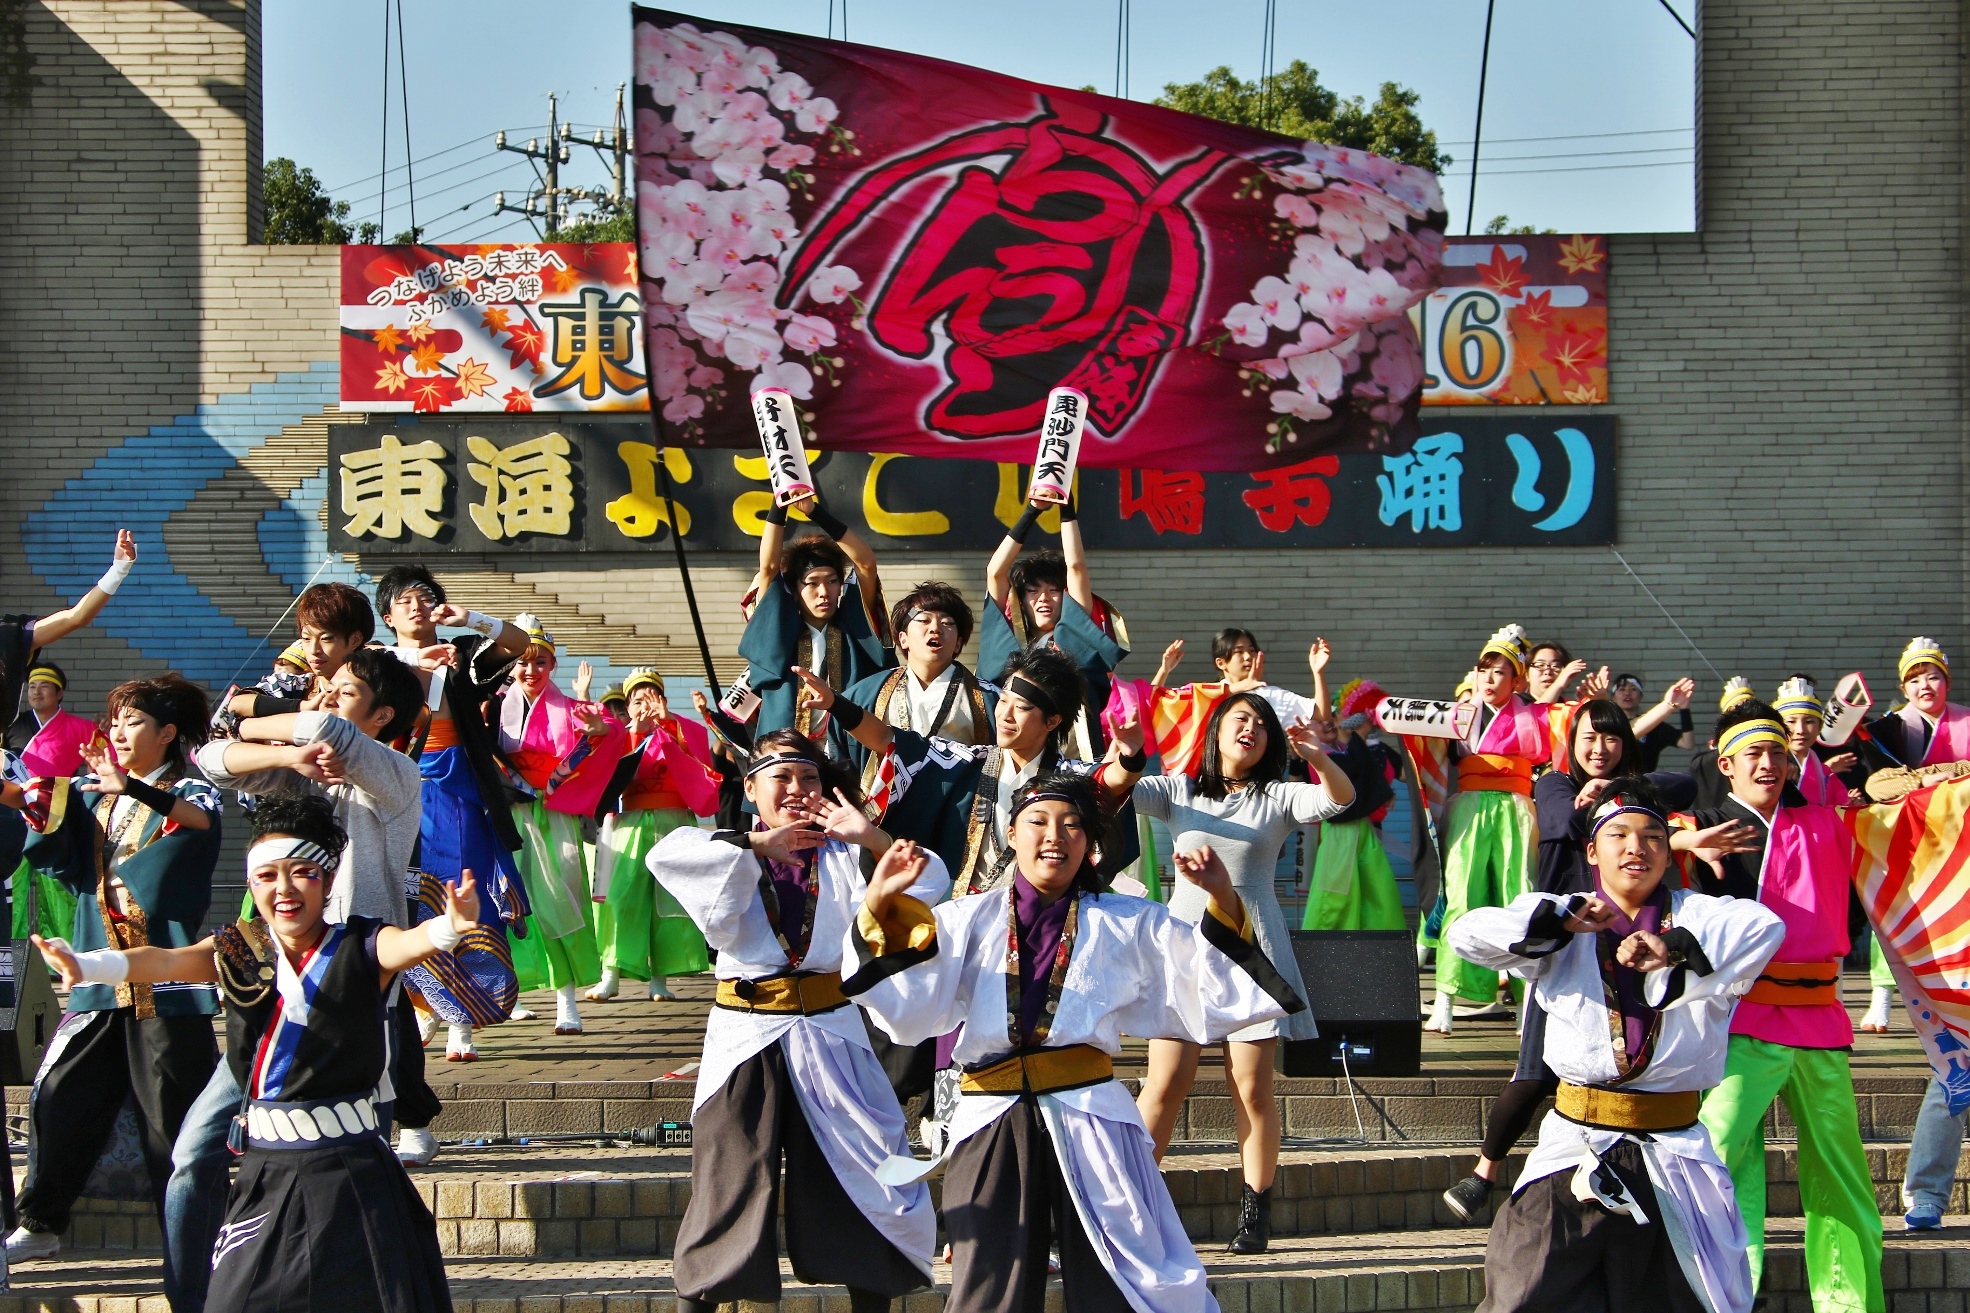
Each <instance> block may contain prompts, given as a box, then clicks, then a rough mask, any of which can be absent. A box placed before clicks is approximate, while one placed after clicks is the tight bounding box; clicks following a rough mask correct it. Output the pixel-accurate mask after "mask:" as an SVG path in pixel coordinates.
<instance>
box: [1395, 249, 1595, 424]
mask: <svg viewBox="0 0 1970 1313" xmlns="http://www.w3.org/2000/svg"><path fill="white" fill-rule="evenodd" d="M1607 265H1608V249H1607V238H1605V237H1596V236H1590V235H1586V234H1574V235H1572V236H1565V237H1562V236H1559V235H1558V234H1553V233H1545V234H1537V235H1534V234H1523V235H1520V234H1512V235H1508V236H1499V237H1452V238H1450V239H1449V240H1448V242H1447V243H1446V245H1445V249H1444V252H1443V272H1442V274H1441V275H1440V282H1441V284H1442V285H1441V286H1440V287H1438V288H1437V290H1436V291H1434V292H1431V293H1430V294H1429V295H1428V296H1426V297H1424V298H1423V299H1422V300H1421V301H1420V302H1418V303H1417V304H1416V305H1414V306H1411V307H1410V310H1409V318H1410V321H1411V322H1412V323H1413V324H1414V325H1415V328H1416V334H1417V338H1418V340H1420V341H1421V342H1422V344H1423V404H1424V405H1426V406H1459V405H1466V406H1468V405H1477V406H1527V405H1547V404H1555V405H1560V404H1564V405H1590V404H1598V403H1600V402H1604V401H1606V400H1607Z"/></svg>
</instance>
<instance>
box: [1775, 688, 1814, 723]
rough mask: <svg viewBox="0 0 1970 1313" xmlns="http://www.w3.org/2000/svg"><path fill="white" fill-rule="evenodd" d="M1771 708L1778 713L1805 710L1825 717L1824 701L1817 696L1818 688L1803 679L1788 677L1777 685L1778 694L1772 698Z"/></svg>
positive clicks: (1784, 713) (1785, 713) (1783, 713)
mask: <svg viewBox="0 0 1970 1313" xmlns="http://www.w3.org/2000/svg"><path fill="white" fill-rule="evenodd" d="M1772 709H1773V710H1774V711H1776V712H1778V714H1779V715H1781V716H1783V715H1787V714H1789V713H1791V712H1798V711H1805V712H1810V713H1811V714H1813V715H1815V716H1818V717H1819V718H1820V719H1821V720H1825V719H1826V703H1824V702H1822V701H1821V700H1820V697H1819V690H1818V689H1816V688H1814V687H1813V686H1812V684H1811V683H1810V682H1809V681H1807V680H1804V679H1788V680H1786V681H1785V682H1784V683H1783V684H1780V685H1779V686H1778V696H1777V697H1775V698H1773V699H1772Z"/></svg>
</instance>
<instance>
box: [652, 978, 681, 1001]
mask: <svg viewBox="0 0 1970 1313" xmlns="http://www.w3.org/2000/svg"><path fill="white" fill-rule="evenodd" d="M650 999H651V1001H653V1002H656V1003H675V1002H676V1001H677V995H675V994H673V993H671V992H670V982H669V981H668V980H665V979H664V978H663V977H662V976H657V977H655V978H654V979H652V980H651V981H650Z"/></svg>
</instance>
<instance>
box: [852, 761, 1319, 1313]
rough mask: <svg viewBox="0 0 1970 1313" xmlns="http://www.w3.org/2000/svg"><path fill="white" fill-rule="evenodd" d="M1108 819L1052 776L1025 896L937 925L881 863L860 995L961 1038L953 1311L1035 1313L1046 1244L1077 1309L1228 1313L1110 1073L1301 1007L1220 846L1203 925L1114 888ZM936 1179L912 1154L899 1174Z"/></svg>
mask: <svg viewBox="0 0 1970 1313" xmlns="http://www.w3.org/2000/svg"><path fill="white" fill-rule="evenodd" d="M1105 823H1106V822H1105V817H1104V814H1103V812H1102V810H1101V806H1100V803H1099V795H1098V792H1097V789H1096V786H1095V784H1094V782H1093V781H1092V780H1090V779H1088V778H1087V777H1086V776H1082V775H1072V774H1051V775H1044V776H1042V777H1040V778H1039V779H1037V780H1035V781H1033V782H1032V783H1030V784H1027V785H1026V786H1024V787H1023V788H1022V789H1021V790H1020V791H1019V793H1018V795H1017V796H1016V797H1015V799H1014V801H1013V806H1012V820H1011V838H1010V842H1011V844H1012V847H1013V850H1014V856H1015V862H1016V866H1015V870H1014V874H1013V878H1012V880H1011V881H1010V883H1009V884H1008V885H1006V886H1002V887H1000V888H997V889H993V890H990V891H987V892H985V893H981V894H975V895H973V896H972V897H969V898H963V899H958V900H956V901H954V902H951V903H946V904H944V905H943V906H941V907H938V908H937V909H936V910H935V911H934V912H933V911H932V910H931V909H930V907H929V906H927V905H926V904H925V902H924V901H923V900H922V899H919V898H916V897H914V896H912V895H908V894H906V893H905V890H906V888H907V887H908V886H909V885H910V883H911V879H912V874H911V871H910V870H909V869H907V868H905V869H900V870H893V871H892V870H888V869H878V871H877V872H876V874H875V875H874V876H873V877H872V878H871V879H870V881H869V892H868V896H867V899H866V901H865V902H864V905H863V910H862V914H861V916H860V917H859V918H858V921H857V926H856V930H855V935H854V938H852V939H851V941H850V944H849V948H848V950H847V952H846V953H845V954H844V961H845V962H846V961H847V960H848V954H853V956H854V958H855V959H856V960H857V961H858V962H859V965H858V966H857V967H856V969H855V970H854V972H853V973H852V974H851V975H850V977H849V978H848V980H847V981H845V982H844V984H843V990H844V992H846V993H848V994H849V996H850V997H852V998H854V999H855V1001H856V1002H858V1003H860V1004H861V1005H862V1006H863V1007H864V1008H866V1009H868V1011H869V1013H870V1015H871V1016H873V1017H874V1018H875V1021H876V1023H877V1025H879V1026H880V1027H881V1028H882V1029H883V1030H885V1031H886V1032H888V1034H889V1035H890V1037H891V1038H892V1039H894V1040H895V1041H896V1042H897V1043H899V1044H913V1043H917V1042H919V1041H921V1040H923V1039H925V1038H927V1037H929V1036H933V1035H942V1034H945V1033H947V1032H949V1031H952V1030H954V1029H957V1028H958V1027H960V1026H962V1027H963V1031H962V1033H961V1035H960V1037H959V1039H958V1042H957V1050H956V1054H955V1057H956V1060H957V1062H958V1064H959V1066H960V1067H961V1068H962V1069H963V1073H964V1074H963V1078H962V1083H961V1088H962V1091H963V1093H962V1097H961V1098H960V1099H959V1106H958V1109H957V1112H956V1115H955V1116H954V1117H953V1118H952V1122H951V1127H950V1134H949V1140H948V1144H947V1147H946V1149H945V1154H946V1156H947V1157H948V1161H949V1165H948V1169H947V1170H946V1173H945V1177H944V1223H945V1228H946V1230H947V1231H948V1232H949V1233H950V1237H951V1248H952V1259H951V1262H952V1268H951V1294H950V1298H949V1301H948V1302H947V1303H946V1305H945V1308H946V1309H947V1310H948V1313H1040V1310H1041V1309H1042V1308H1043V1307H1044V1305H1045V1300H1046V1280H1047V1253H1048V1249H1049V1246H1050V1244H1051V1245H1052V1246H1055V1247H1057V1248H1058V1250H1059V1253H1060V1266H1061V1276H1062V1280H1063V1282H1064V1284H1065V1286H1066V1291H1065V1294H1066V1302H1067V1306H1068V1307H1069V1308H1071V1309H1073V1310H1075V1313H1128V1311H1129V1310H1134V1313H1203V1311H1204V1310H1212V1309H1215V1308H1216V1307H1217V1304H1216V1301H1214V1300H1213V1299H1212V1297H1211V1294H1210V1292H1209V1290H1208V1289H1206V1287H1205V1284H1204V1267H1203V1264H1201V1263H1200V1262H1198V1259H1197V1253H1196V1250H1194V1249H1193V1248H1192V1247H1191V1244H1190V1240H1189V1239H1188V1237H1186V1236H1185V1234H1184V1230H1183V1226H1182V1224H1181V1223H1180V1222H1179V1221H1178V1218H1177V1212H1176V1208H1175V1207H1174V1206H1173V1205H1172V1204H1171V1202H1170V1194H1169V1190H1168V1188H1167V1187H1166V1186H1165V1185H1164V1184H1163V1180H1162V1177H1161V1176H1160V1175H1159V1174H1158V1172H1157V1167H1156V1151H1155V1145H1154V1144H1153V1143H1152V1142H1151V1140H1150V1137H1149V1132H1148V1130H1147V1128H1145V1127H1144V1125H1143V1122H1142V1118H1141V1116H1140V1115H1139V1114H1138V1113H1137V1112H1136V1106H1135V1103H1134V1101H1133V1100H1131V1099H1130V1097H1129V1093H1128V1091H1127V1090H1126V1089H1125V1088H1123V1086H1122V1085H1120V1084H1119V1083H1118V1082H1117V1081H1116V1080H1115V1079H1114V1070H1113V1063H1112V1059H1113V1056H1114V1055H1115V1054H1117V1053H1119V1052H1121V1048H1122V1042H1121V1037H1122V1036H1123V1035H1124V1034H1129V1035H1148V1036H1158V1037H1166V1038H1170V1039H1183V1040H1188V1041H1190V1042H1191V1043H1193V1044H1212V1043H1216V1042H1218V1041H1220V1040H1222V1039H1224V1038H1225V1037H1226V1036H1228V1035H1230V1034H1231V1033H1232V1032H1234V1031H1237V1030H1241V1029H1243V1028H1244V1027H1246V1026H1250V1025H1253V1024H1255V1023H1258V1022H1263V1021H1267V1020H1271V1019H1273V1018H1276V1017H1279V1016H1283V1015H1287V1014H1289V1013H1292V1012H1298V1011H1300V1010H1301V1009H1302V1008H1304V1007H1305V1004H1304V1003H1303V1002H1302V1001H1301V1000H1300V999H1299V998H1297V997H1296V996H1295V995H1294V994H1293V992H1292V990H1291V989H1290V988H1288V987H1287V985H1286V984H1285V982H1284V981H1283V980H1281V979H1280V977H1279V974H1278V972H1276V971H1275V970H1273V968H1272V965H1271V963H1270V962H1268V961H1267V960H1266V958H1265V956H1264V954H1262V953H1261V952H1260V951H1259V949H1258V947H1257V945H1256V944H1255V943H1254V942H1253V940H1252V928H1251V920H1250V917H1249V916H1248V915H1247V913H1246V909H1245V907H1244V905H1243V903H1242V902H1241V901H1240V899H1239V897H1238V893H1237V891H1236V889H1235V888H1234V887H1233V885H1232V883H1231V878H1230V876H1229V875H1228V874H1227V872H1226V871H1225V867H1224V863H1223V862H1222V861H1221V860H1220V859H1218V858H1217V857H1216V856H1215V855H1214V854H1212V852H1211V850H1210V849H1209V848H1200V849H1198V850H1196V851H1195V852H1190V853H1179V854H1177V856H1176V865H1177V869H1178V870H1179V871H1180V872H1181V873H1182V874H1183V875H1184V877H1185V878H1186V879H1189V880H1191V881H1193V882H1195V883H1197V884H1200V885H1202V886H1203V887H1204V889H1205V890H1206V891H1207V892H1208V893H1209V894H1210V904H1209V908H1208V910H1207V912H1206V914H1205V915H1204V916H1203V918H1202V921H1201V924H1200V925H1196V926H1192V925H1189V924H1187V923H1185V922H1183V921H1180V920H1178V919H1176V918H1175V917H1173V916H1171V915H1170V914H1169V911H1168V909H1167V908H1165V907H1164V906H1163V905H1162V904H1160V903H1154V902H1150V901H1148V900H1147V899H1142V898H1133V897H1129V896H1127V895H1123V894H1115V893H1102V892H1100V884H1099V882H1098V880H1097V879H1096V878H1095V877H1094V876H1093V874H1092V871H1093V867H1092V864H1091V858H1092V856H1093V851H1092V850H1093V849H1094V848H1095V847H1096V845H1097V844H1098V843H1099V841H1100V838H1101V835H1102V832H1103V828H1104V825H1105ZM889 865H890V864H889V863H885V867H887V866H889ZM933 1166H934V1164H929V1163H919V1162H916V1161H914V1160H908V1159H903V1160H899V1161H895V1162H891V1163H890V1164H888V1165H887V1166H886V1168H885V1169H884V1171H883V1178H884V1179H885V1180H893V1181H902V1180H908V1179H914V1178H919V1177H921V1176H923V1175H926V1174H927V1173H928V1171H929V1170H930V1169H931V1168H932V1167H933Z"/></svg>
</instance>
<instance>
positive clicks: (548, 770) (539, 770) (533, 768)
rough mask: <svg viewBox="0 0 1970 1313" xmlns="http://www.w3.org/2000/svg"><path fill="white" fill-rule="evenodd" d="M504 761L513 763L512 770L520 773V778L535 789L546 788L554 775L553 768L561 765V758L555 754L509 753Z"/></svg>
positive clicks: (533, 752) (538, 752)
mask: <svg viewBox="0 0 1970 1313" xmlns="http://www.w3.org/2000/svg"><path fill="white" fill-rule="evenodd" d="M506 759H507V760H508V761H510V762H512V763H513V769H514V770H516V771H518V772H520V778H521V779H523V780H525V781H526V782H527V783H529V784H531V785H533V786H534V787H535V788H536V789H544V788H546V787H547V781H548V780H549V779H551V778H552V777H553V775H554V768H555V767H556V766H559V765H560V764H561V756H560V754H559V753H555V752H540V751H538V750H535V751H520V752H509V753H507V754H506Z"/></svg>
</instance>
